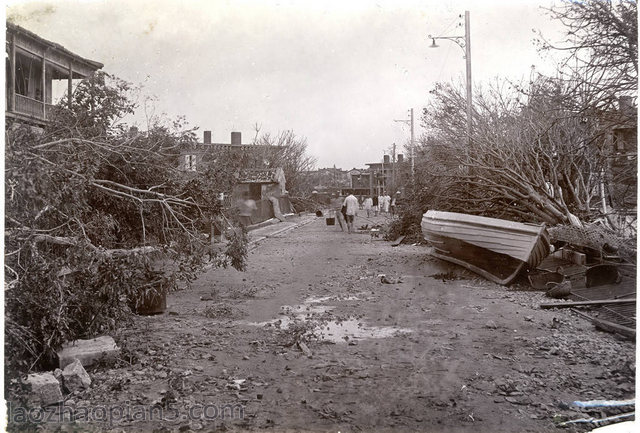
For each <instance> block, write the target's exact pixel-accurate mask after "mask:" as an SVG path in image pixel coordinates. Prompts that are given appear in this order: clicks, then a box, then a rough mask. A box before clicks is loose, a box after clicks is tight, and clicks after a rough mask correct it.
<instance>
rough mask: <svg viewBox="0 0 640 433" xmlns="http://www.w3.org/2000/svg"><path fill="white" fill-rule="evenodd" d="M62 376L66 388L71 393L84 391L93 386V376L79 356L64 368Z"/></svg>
mask: <svg viewBox="0 0 640 433" xmlns="http://www.w3.org/2000/svg"><path fill="white" fill-rule="evenodd" d="M62 378H63V383H64V388H65V389H66V390H67V391H68V392H70V393H72V392H75V391H83V390H85V389H87V388H89V387H90V386H91V378H90V377H89V375H88V374H87V372H86V371H85V369H84V367H82V363H81V362H80V360H79V359H77V358H76V359H75V360H74V361H73V362H72V363H71V364H69V365H67V366H66V367H65V368H64V371H63V372H62Z"/></svg>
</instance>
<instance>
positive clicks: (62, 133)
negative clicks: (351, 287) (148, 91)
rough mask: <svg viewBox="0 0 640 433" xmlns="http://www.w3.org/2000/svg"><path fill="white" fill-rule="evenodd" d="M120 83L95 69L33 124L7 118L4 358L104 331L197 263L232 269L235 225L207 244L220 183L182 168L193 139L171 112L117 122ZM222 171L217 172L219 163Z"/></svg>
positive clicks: (241, 248)
mask: <svg viewBox="0 0 640 433" xmlns="http://www.w3.org/2000/svg"><path fill="white" fill-rule="evenodd" d="M130 90H131V87H130V85H129V84H127V83H125V82H122V81H120V80H117V79H114V78H112V77H109V76H108V75H107V74H104V73H97V74H95V75H94V76H93V77H92V78H91V79H89V80H85V81H83V82H82V83H81V84H80V85H79V86H78V88H77V89H76V90H75V92H74V94H73V100H72V104H71V107H72V108H71V109H68V108H66V107H67V106H68V101H62V102H61V104H60V106H59V107H57V109H56V110H55V113H54V117H53V119H52V120H51V122H50V123H49V124H48V125H47V126H46V127H45V128H44V130H43V131H34V130H33V129H32V128H29V127H25V126H18V125H13V124H9V125H7V133H6V151H5V160H6V173H5V203H6V215H5V218H6V219H5V221H6V230H5V248H6V249H5V261H4V266H5V298H6V304H5V307H6V308H5V357H6V358H5V359H6V360H7V363H8V365H9V368H13V369H16V370H22V371H24V370H30V369H33V368H38V367H40V366H44V365H47V364H49V363H50V362H51V361H52V359H53V358H54V351H55V350H56V349H58V348H59V347H60V345H61V344H62V343H63V342H64V341H68V340H73V339H77V338H82V337H90V336H93V335H96V334H99V333H104V332H108V331H113V330H115V329H117V327H118V326H119V325H120V324H121V322H122V321H123V320H127V319H128V318H129V317H130V307H132V306H135V303H136V302H137V301H139V300H140V298H141V297H143V296H144V294H145V293H148V292H149V291H152V290H158V289H160V288H164V289H171V288H175V287H176V285H177V284H178V282H179V281H184V282H185V283H186V284H188V283H189V282H190V281H191V280H192V279H193V278H194V277H195V276H196V275H197V273H198V272H199V271H201V270H202V269H203V267H204V265H205V264H206V263H211V262H210V261H212V262H213V265H214V266H233V267H235V268H237V269H242V268H243V266H244V262H245V259H246V247H245V243H244V240H245V238H244V235H243V234H242V232H240V234H238V235H237V236H235V237H234V238H233V239H232V240H231V242H230V243H229V244H228V245H227V247H226V250H223V251H218V252H216V251H213V250H212V249H211V248H210V243H209V240H208V239H207V238H206V237H205V236H204V235H203V231H204V230H203V229H204V228H205V227H206V226H207V224H208V222H209V220H210V218H212V217H213V216H215V215H216V214H218V213H220V212H221V207H220V204H219V203H218V202H217V201H216V200H215V194H216V192H217V190H218V187H219V185H218V184H217V182H218V181H219V179H216V178H211V177H206V176H185V175H184V173H182V172H181V171H180V170H179V169H178V164H177V158H178V156H179V155H180V151H181V149H183V148H186V147H189V146H192V145H193V143H194V142H195V136H194V134H193V131H192V130H189V129H185V125H184V123H183V122H182V121H181V120H177V121H175V122H174V123H172V124H170V125H163V124H159V123H156V124H154V125H151V126H150V128H149V130H148V131H146V132H138V131H137V130H136V129H135V128H129V127H127V126H126V125H124V124H121V122H120V120H121V119H122V117H123V116H124V115H126V114H127V113H130V112H132V111H133V110H134V108H135V105H134V104H133V103H132V102H131V99H130V98H129V92H130ZM221 170H223V169H221Z"/></svg>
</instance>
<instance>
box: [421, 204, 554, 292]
mask: <svg viewBox="0 0 640 433" xmlns="http://www.w3.org/2000/svg"><path fill="white" fill-rule="evenodd" d="M422 231H423V234H424V237H425V239H426V240H427V241H428V242H429V244H430V245H432V246H433V248H434V250H433V251H432V253H431V254H432V255H434V256H435V257H438V258H440V259H442V260H446V261H449V262H452V263H455V264H457V265H460V266H464V267H465V268H467V269H469V270H471V271H473V272H475V273H477V274H480V275H482V276H484V277H485V278H487V279H489V280H491V281H494V282H496V283H498V284H509V283H511V282H512V281H513V280H514V279H515V278H516V277H517V276H518V275H519V274H520V273H522V272H524V271H525V270H526V269H535V267H536V266H538V264H539V263H540V262H541V261H542V260H543V259H544V258H545V257H546V256H547V255H549V252H550V247H549V235H548V233H547V231H546V229H545V227H544V225H532V224H523V223H517V222H513V221H506V220H500V219H495V218H485V217H476V216H473V215H465V214H458V213H453V212H438V211H429V212H427V213H425V214H424V216H423V218H422Z"/></svg>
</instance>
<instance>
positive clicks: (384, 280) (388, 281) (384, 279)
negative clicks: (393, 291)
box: [380, 274, 402, 284]
mask: <svg viewBox="0 0 640 433" xmlns="http://www.w3.org/2000/svg"><path fill="white" fill-rule="evenodd" d="M380 282H381V283H383V284H399V283H402V278H398V279H391V278H389V277H387V276H386V275H384V274H382V275H380Z"/></svg>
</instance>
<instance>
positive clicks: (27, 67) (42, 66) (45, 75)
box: [5, 21, 104, 125]
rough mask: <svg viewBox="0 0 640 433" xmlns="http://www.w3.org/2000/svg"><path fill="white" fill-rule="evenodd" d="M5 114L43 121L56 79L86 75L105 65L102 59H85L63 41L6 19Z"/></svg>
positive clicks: (70, 80) (70, 85) (70, 81)
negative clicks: (51, 39)
mask: <svg viewBox="0 0 640 433" xmlns="http://www.w3.org/2000/svg"><path fill="white" fill-rule="evenodd" d="M6 24H7V29H6V83H5V84H6V93H5V116H6V118H9V119H15V120H18V121H22V122H29V123H33V124H36V125H43V124H44V123H45V121H46V120H47V117H48V114H49V112H50V109H51V106H52V103H53V100H52V98H53V81H54V80H61V81H67V92H68V94H69V95H71V93H72V91H73V80H81V79H84V78H86V77H88V76H90V75H91V74H93V73H94V72H95V71H97V70H99V69H102V67H103V66H104V65H103V64H102V63H98V62H94V61H92V60H88V59H85V58H83V57H80V56H78V55H77V54H74V53H72V52H71V51H69V50H67V49H66V48H64V47H63V46H62V45H59V44H56V43H55V42H50V41H47V40H46V39H43V38H41V37H40V36H38V35H36V34H35V33H32V32H30V31H29V30H26V29H24V28H22V27H20V26H17V25H15V24H12V23H10V22H8V21H7V23H6Z"/></svg>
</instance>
